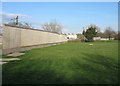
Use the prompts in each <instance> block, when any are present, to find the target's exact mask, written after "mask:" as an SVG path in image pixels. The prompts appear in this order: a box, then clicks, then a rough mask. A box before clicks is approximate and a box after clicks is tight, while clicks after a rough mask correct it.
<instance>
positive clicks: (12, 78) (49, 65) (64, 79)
mask: <svg viewBox="0 0 120 86" xmlns="http://www.w3.org/2000/svg"><path fill="white" fill-rule="evenodd" d="M89 44H90V43H78V42H77V43H64V44H60V45H55V46H50V47H46V48H40V49H33V50H30V51H27V52H26V54H25V55H23V56H19V58H21V59H22V60H21V61H12V62H9V63H7V64H4V65H3V84H116V83H118V43H117V41H114V42H94V43H93V46H90V45H89Z"/></svg>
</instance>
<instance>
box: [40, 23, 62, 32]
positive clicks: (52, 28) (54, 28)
mask: <svg viewBox="0 0 120 86" xmlns="http://www.w3.org/2000/svg"><path fill="white" fill-rule="evenodd" d="M42 28H43V30H45V31H49V32H54V33H62V28H63V26H62V25H61V24H59V23H57V22H56V21H52V22H50V23H44V24H42Z"/></svg>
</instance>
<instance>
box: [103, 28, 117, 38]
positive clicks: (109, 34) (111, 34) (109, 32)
mask: <svg viewBox="0 0 120 86" xmlns="http://www.w3.org/2000/svg"><path fill="white" fill-rule="evenodd" d="M104 34H105V36H106V37H108V38H109V40H110V39H111V38H112V37H114V36H115V34H116V33H115V31H113V30H112V28H111V27H107V28H106V29H105V31H104Z"/></svg>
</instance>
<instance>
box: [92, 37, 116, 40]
mask: <svg viewBox="0 0 120 86" xmlns="http://www.w3.org/2000/svg"><path fill="white" fill-rule="evenodd" d="M93 40H94V41H97V40H102V41H107V40H109V38H101V37H93ZM110 40H114V38H110Z"/></svg>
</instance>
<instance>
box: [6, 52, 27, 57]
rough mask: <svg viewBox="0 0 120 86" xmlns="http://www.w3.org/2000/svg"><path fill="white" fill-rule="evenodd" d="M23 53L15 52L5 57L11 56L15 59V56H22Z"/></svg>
mask: <svg viewBox="0 0 120 86" xmlns="http://www.w3.org/2000/svg"><path fill="white" fill-rule="evenodd" d="M24 54H25V53H19V52H15V53H12V54H8V55H7V56H13V57H16V56H21V55H24Z"/></svg>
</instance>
